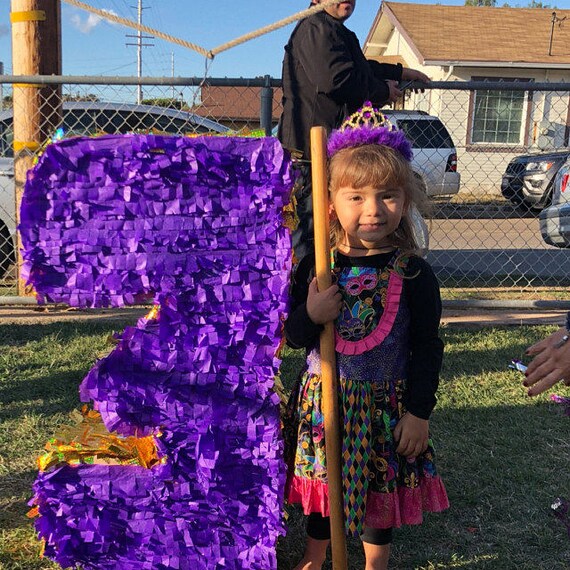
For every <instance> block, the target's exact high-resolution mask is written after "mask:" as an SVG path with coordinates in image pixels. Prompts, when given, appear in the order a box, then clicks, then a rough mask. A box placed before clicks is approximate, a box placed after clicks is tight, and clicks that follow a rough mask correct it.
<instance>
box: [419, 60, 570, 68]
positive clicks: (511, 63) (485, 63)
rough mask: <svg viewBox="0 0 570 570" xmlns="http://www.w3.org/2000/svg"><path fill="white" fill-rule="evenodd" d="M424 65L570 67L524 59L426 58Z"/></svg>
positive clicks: (567, 64) (562, 64)
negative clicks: (470, 59) (450, 59)
mask: <svg viewBox="0 0 570 570" xmlns="http://www.w3.org/2000/svg"><path fill="white" fill-rule="evenodd" d="M424 65H439V66H441V67H447V66H450V67H510V68H513V69H514V68H521V69H570V61H569V62H568V63H545V62H541V63H528V62H525V61H458V60H455V61H449V60H438V59H426V60H425V62H424Z"/></svg>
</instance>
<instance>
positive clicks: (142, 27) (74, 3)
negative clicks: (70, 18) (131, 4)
mask: <svg viewBox="0 0 570 570" xmlns="http://www.w3.org/2000/svg"><path fill="white" fill-rule="evenodd" d="M63 1H64V2H65V3H66V4H71V5H72V6H75V7H76V8H81V9H83V10H86V11H87V12H91V13H92V14H97V16H101V18H104V19H105V20H109V21H111V22H115V23H117V24H122V25H123V26H127V27H128V28H134V29H135V30H138V31H140V32H147V33H149V34H152V35H153V36H157V37H159V38H162V39H163V40H166V41H167V42H171V43H173V44H178V45H180V46H182V47H185V48H189V49H192V50H194V51H196V52H198V53H199V54H201V55H203V56H205V57H209V58H210V59H213V57H214V56H213V54H212V53H211V52H208V51H207V50H205V49H204V48H202V47H200V46H197V45H196V44H193V43H190V42H187V41H185V40H181V39H180V38H175V37H174V36H171V35H170V34H164V33H162V32H160V31H159V30H155V29H153V28H149V27H148V26H145V25H139V24H138V23H136V22H132V21H131V20H127V19H126V18H121V17H119V16H115V15H114V14H111V13H110V12H106V11H105V10H99V9H98V8H93V7H92V6H89V5H87V4H84V3H83V2H80V1H79V0H63Z"/></svg>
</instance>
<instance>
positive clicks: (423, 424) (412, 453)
mask: <svg viewBox="0 0 570 570" xmlns="http://www.w3.org/2000/svg"><path fill="white" fill-rule="evenodd" d="M394 439H395V440H396V441H397V442H398V447H397V448H396V453H399V454H400V455H403V456H404V457H407V458H408V459H413V458H415V457H417V456H418V455H420V453H423V452H424V451H425V450H426V449H427V446H428V439H429V421H428V420H422V419H421V418H418V417H417V416H414V414H410V412H406V413H405V414H404V416H403V417H402V418H401V419H400V421H399V422H398V425H397V426H396V429H395V430H394Z"/></svg>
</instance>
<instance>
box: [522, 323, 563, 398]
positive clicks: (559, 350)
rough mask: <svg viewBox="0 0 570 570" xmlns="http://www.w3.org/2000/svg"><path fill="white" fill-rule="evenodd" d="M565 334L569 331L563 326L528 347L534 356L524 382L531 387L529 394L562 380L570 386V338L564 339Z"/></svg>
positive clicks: (531, 394)
mask: <svg viewBox="0 0 570 570" xmlns="http://www.w3.org/2000/svg"><path fill="white" fill-rule="evenodd" d="M565 335H568V331H567V330H566V329H565V328H561V329H559V330H557V331H556V332H555V333H554V334H551V335H550V336H549V337H547V338H545V339H544V340H541V341H540V342H537V343H536V344H533V345H532V346H531V347H529V348H528V349H527V351H526V353H527V354H529V355H531V356H534V358H533V360H532V361H531V363H530V364H529V365H528V368H527V370H526V372H525V375H526V378H525V380H524V382H523V385H524V386H528V387H529V389H528V395H529V396H536V395H537V394H541V393H542V392H545V391H546V390H548V389H549V388H552V386H554V384H557V383H558V382H560V381H562V382H564V383H565V384H566V385H567V386H570V340H566V341H563V339H564V336H565Z"/></svg>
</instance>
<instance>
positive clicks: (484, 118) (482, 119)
mask: <svg viewBox="0 0 570 570" xmlns="http://www.w3.org/2000/svg"><path fill="white" fill-rule="evenodd" d="M473 80H474V81H498V80H499V78H497V77H492V78H491V77H485V78H482V77H473ZM519 81H520V80H519ZM506 83H507V82H506ZM525 96H526V92H525V91H512V90H509V89H508V83H507V85H505V89H501V90H499V89H497V90H495V89H494V90H488V91H487V90H483V89H478V90H477V91H476V92H475V101H474V105H473V123H472V128H471V142H472V143H474V144H477V143H486V144H521V143H522V142H523V140H522V139H523V135H524V118H525Z"/></svg>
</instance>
